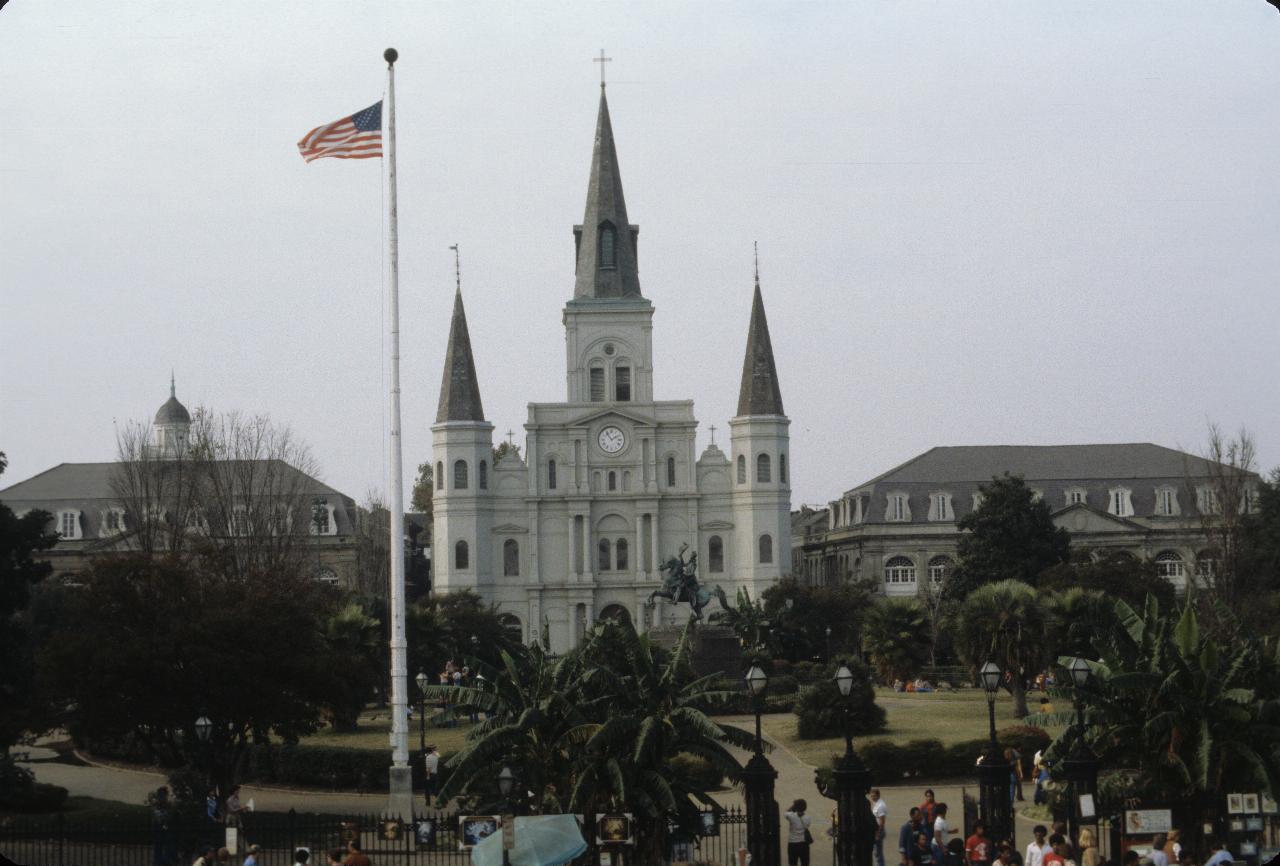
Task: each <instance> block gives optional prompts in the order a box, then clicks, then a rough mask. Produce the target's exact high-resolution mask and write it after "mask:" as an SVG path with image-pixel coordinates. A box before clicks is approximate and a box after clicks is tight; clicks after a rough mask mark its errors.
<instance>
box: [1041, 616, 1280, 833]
mask: <svg viewBox="0 0 1280 866" xmlns="http://www.w3.org/2000/svg"><path fill="white" fill-rule="evenodd" d="M1115 611H1116V618H1117V620H1118V624H1119V627H1118V628H1115V629H1111V630H1109V631H1108V632H1107V633H1106V634H1105V635H1104V636H1101V637H1099V639H1098V640H1096V641H1095V643H1094V649H1095V651H1096V653H1097V656H1098V661H1096V662H1094V663H1093V664H1092V668H1093V672H1094V675H1095V676H1094V679H1093V681H1092V682H1091V683H1090V684H1089V685H1088V686H1086V687H1085V689H1084V690H1083V692H1082V702H1083V704H1084V706H1085V707H1086V710H1085V722H1086V726H1085V727H1086V735H1087V736H1088V738H1089V743H1090V745H1091V746H1092V748H1093V749H1094V751H1095V752H1097V753H1098V755H1099V758H1100V760H1101V761H1102V765H1103V766H1105V767H1110V768H1116V769H1119V770H1122V771H1124V772H1126V773H1127V774H1128V775H1130V776H1131V777H1132V780H1133V787H1134V789H1135V790H1136V791H1137V792H1138V793H1139V794H1141V795H1143V796H1146V797H1149V798H1151V799H1152V800H1154V801H1159V802H1168V803H1171V804H1175V805H1176V807H1177V813H1176V814H1175V822H1176V823H1177V824H1178V826H1179V827H1182V828H1184V829H1185V832H1184V839H1183V844H1184V845H1189V846H1190V848H1191V849H1192V850H1193V851H1194V850H1197V849H1198V848H1199V847H1200V846H1199V844H1198V843H1199V837H1200V828H1201V826H1202V822H1203V821H1206V820H1211V819H1213V818H1216V817H1219V816H1220V814H1221V811H1222V803H1223V802H1224V801H1225V798H1226V795H1227V792H1228V791H1241V790H1245V791H1250V790H1263V791H1272V792H1275V791H1280V724H1278V723H1280V659H1277V657H1276V653H1275V651H1274V650H1272V649H1269V648H1268V647H1267V646H1266V645H1265V644H1264V642H1263V641H1262V640H1260V639H1259V638H1257V637H1255V636H1252V635H1249V634H1246V633H1242V632H1240V631H1239V630H1237V631H1236V632H1235V634H1234V636H1233V637H1232V639H1231V640H1230V641H1228V642H1227V643H1222V642H1220V641H1218V640H1217V639H1216V638H1215V637H1214V636H1213V635H1211V634H1209V633H1208V632H1206V631H1205V630H1203V629H1202V628H1201V627H1200V623H1199V618H1198V616H1197V614H1196V609H1195V607H1194V606H1192V605H1188V606H1186V607H1184V608H1183V609H1182V610H1181V611H1179V610H1177V609H1174V610H1173V611H1172V612H1170V613H1168V614H1166V613H1163V612H1162V609H1161V607H1160V605H1159V603H1158V602H1156V600H1155V599H1154V598H1150V599H1148V600H1147V603H1146V606H1145V610H1144V611H1143V613H1142V614H1139V613H1137V612H1136V611H1134V609H1133V608H1131V607H1130V606H1129V605H1128V604H1126V603H1125V602H1123V601H1116V602H1115ZM1068 661H1069V660H1068V659H1065V658H1064V659H1061V660H1060V662H1061V663H1063V664H1066V663H1067V662H1068ZM1075 736H1076V730H1075V728H1068V729H1067V730H1065V731H1064V732H1063V733H1062V734H1060V735H1059V737H1058V738H1057V740H1055V741H1054V743H1053V745H1052V746H1051V747H1050V751H1049V757H1050V758H1051V759H1054V758H1060V757H1065V756H1066V755H1067V754H1069V752H1070V749H1071V748H1072V747H1073V744H1074V738H1075ZM1188 837H1189V838H1188Z"/></svg>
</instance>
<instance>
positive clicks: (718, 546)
mask: <svg viewBox="0 0 1280 866" xmlns="http://www.w3.org/2000/svg"><path fill="white" fill-rule="evenodd" d="M707 570H708V571H709V572H710V573H711V574H720V573H721V572H723V571H724V541H723V540H722V539H721V538H720V536H718V535H713V536H711V537H710V538H709V539H707Z"/></svg>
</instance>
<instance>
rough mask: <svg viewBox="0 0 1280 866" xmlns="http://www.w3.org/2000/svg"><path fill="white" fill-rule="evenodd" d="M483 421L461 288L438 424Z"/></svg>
mask: <svg viewBox="0 0 1280 866" xmlns="http://www.w3.org/2000/svg"><path fill="white" fill-rule="evenodd" d="M483 420H484V406H483V405H482V404H481V403H480V381H479V379H478V378H477V377H476V362H475V359H474V358H473V357H472V356H471V334H470V333H469V332H468V331H467V313H466V311H465V310H464V309H463V308H462V289H461V288H459V289H458V290H457V291H456V292H455V293H454V296H453V322H452V323H451V324H450V326H449V347H448V348H447V349H446V350H445V356H444V375H443V377H442V378H441V381H440V406H439V408H438V409H437V410H436V423H437V424H442V423H444V422H445V421H483Z"/></svg>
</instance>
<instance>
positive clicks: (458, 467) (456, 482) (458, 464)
mask: <svg viewBox="0 0 1280 866" xmlns="http://www.w3.org/2000/svg"><path fill="white" fill-rule="evenodd" d="M453 489H454V490H466V489H467V461H465V460H457V461H455V462H454V464H453Z"/></svg>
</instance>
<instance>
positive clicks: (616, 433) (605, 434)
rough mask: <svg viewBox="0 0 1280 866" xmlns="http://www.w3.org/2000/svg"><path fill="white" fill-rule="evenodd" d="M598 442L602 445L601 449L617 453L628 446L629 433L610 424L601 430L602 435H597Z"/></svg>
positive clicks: (609, 452) (607, 452)
mask: <svg viewBox="0 0 1280 866" xmlns="http://www.w3.org/2000/svg"><path fill="white" fill-rule="evenodd" d="M596 442H597V443H598V444H599V445H600V450H601V451H603V452H604V453H605V454H617V453H618V452H619V451H621V450H622V449H623V448H625V447H626V446H627V434H625V433H623V432H622V430H621V429H620V428H618V427H614V426H613V425H609V426H608V427H606V428H604V429H603V430H601V431H600V435H599V436H597V437H596Z"/></svg>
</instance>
